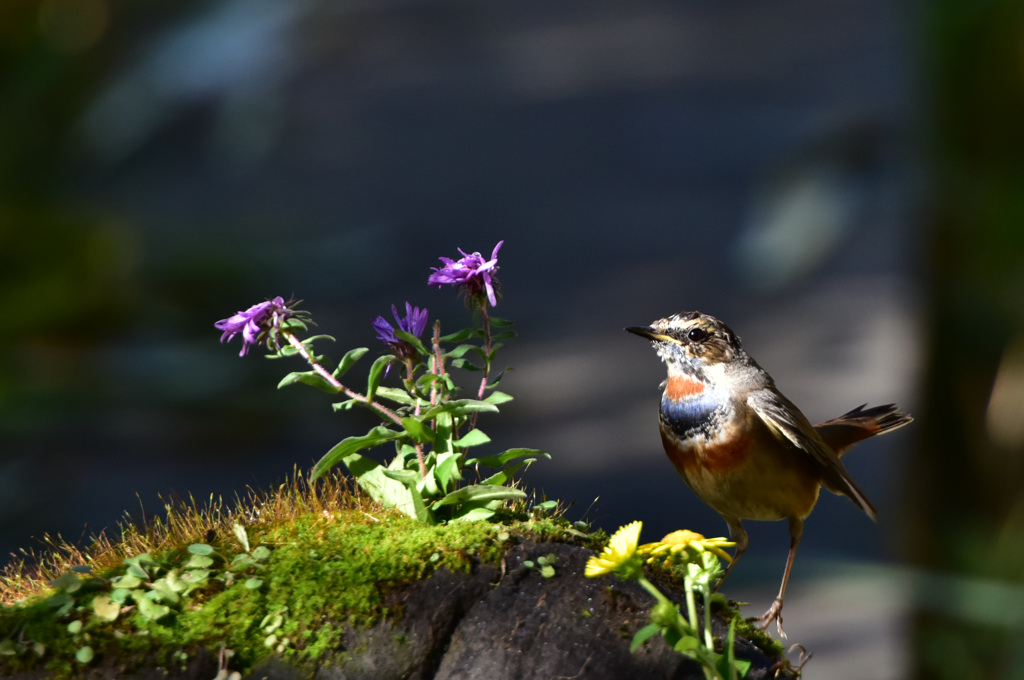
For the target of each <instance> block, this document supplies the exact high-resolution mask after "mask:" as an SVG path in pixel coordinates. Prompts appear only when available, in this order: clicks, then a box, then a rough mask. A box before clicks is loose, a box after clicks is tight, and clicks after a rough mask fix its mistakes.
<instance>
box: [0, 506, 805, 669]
mask: <svg viewBox="0 0 1024 680" xmlns="http://www.w3.org/2000/svg"><path fill="white" fill-rule="evenodd" d="M225 533H230V532H224V531H223V530H221V531H220V534H219V535H212V534H217V532H215V531H213V530H211V529H207V530H206V540H207V541H208V542H210V543H212V544H213V545H214V547H216V548H217V551H218V553H220V554H227V552H228V551H229V550H231V549H233V550H236V551H237V550H239V548H238V546H237V545H235V546H234V548H232V544H233V539H232V538H231V537H230V536H224V534H225ZM249 533H250V536H251V540H252V543H253V546H255V545H263V546H267V547H269V548H270V557H269V559H267V560H266V563H265V564H264V565H263V566H262V567H260V569H259V570H258V573H257V575H258V577H259V579H260V581H261V584H260V585H259V586H258V587H252V584H249V585H248V586H247V585H246V584H245V583H244V582H243V580H242V579H241V578H240V579H237V580H235V581H234V582H231V583H229V584H224V583H222V582H217V583H214V582H211V584H210V586H209V587H206V588H204V589H201V590H197V591H196V592H195V593H193V594H192V596H191V597H189V598H187V599H185V600H183V601H182V602H181V603H180V604H178V605H176V606H174V607H172V608H171V612H170V613H169V614H167V615H166V616H163V617H160V618H159V619H158V620H153V619H147V618H146V617H145V616H143V614H142V612H140V611H139V610H138V608H137V607H134V606H126V607H124V608H123V609H122V611H121V613H120V615H119V616H118V617H117V619H116V620H115V621H104V620H101V619H100V618H99V617H98V616H97V615H96V614H95V610H94V607H93V602H92V600H93V598H95V597H96V596H97V595H99V594H105V593H109V588H110V586H109V585H107V584H109V582H110V580H111V579H114V580H115V581H116V575H117V574H118V573H123V572H124V567H123V566H119V565H117V566H111V567H107V568H101V569H96V570H95V571H94V572H93V575H91V576H90V577H89V578H88V580H87V582H86V586H87V587H86V586H83V587H82V588H81V589H80V590H77V591H76V595H75V597H74V598H73V599H74V601H73V606H71V607H67V606H66V604H65V608H66V611H63V613H62V615H59V616H58V615H55V609H54V606H53V602H52V601H53V595H52V593H42V594H40V595H38V596H36V597H33V598H29V599H28V600H27V601H24V602H22V603H19V604H15V605H13V606H8V607H4V608H3V609H2V610H0V640H6V641H8V642H6V647H0V653H3V654H4V655H2V656H0V675H2V676H4V677H12V678H24V679H26V680H27V679H29V678H33V679H34V678H46V677H54V678H61V677H76V678H78V677H81V678H137V679H148V678H160V679H161V680H163V679H165V678H197V679H200V678H201V679H202V680H211V679H212V678H215V677H221V678H226V677H228V674H227V673H225V672H223V671H224V670H227V671H237V672H239V673H240V674H243V677H249V678H267V679H268V680H269V679H281V680H292V679H297V678H317V679H324V680H327V679H330V680H335V679H336V680H341V679H346V680H349V679H351V680H355V679H367V680H369V679H371V678H372V679H373V680H387V679H389V678H395V679H398V678H421V679H426V678H446V679H455V678H460V679H469V678H486V679H488V680H499V679H501V678H552V677H574V678H581V679H585V678H595V679H596V678H703V674H702V673H701V671H700V669H699V668H698V667H697V666H696V664H695V663H694V662H692V661H690V660H688V659H686V658H685V657H682V656H680V655H678V654H676V653H675V652H673V651H672V650H671V649H670V648H669V646H668V645H667V644H665V642H664V641H663V640H661V639H660V638H658V637H655V638H654V639H651V640H649V641H648V642H646V643H645V644H644V645H643V646H642V647H640V648H639V649H638V650H637V651H636V653H632V654H631V653H630V642H631V640H632V637H633V634H634V633H635V632H636V631H637V630H639V629H640V628H642V627H643V626H645V625H646V624H647V623H648V621H649V619H648V616H649V606H650V605H651V603H652V599H651V597H650V595H649V594H647V593H646V592H645V591H643V590H642V589H641V588H640V587H639V586H637V585H636V584H634V583H628V582H622V581H620V580H618V579H616V578H614V577H603V578H597V579H593V578H584V576H583V571H584V565H585V563H586V561H587V559H588V558H589V557H590V556H591V555H593V554H594V550H595V548H596V547H597V546H598V545H599V543H600V541H601V539H602V538H603V534H598V535H586V534H583V533H581V532H580V531H578V530H577V529H575V528H573V527H572V526H571V525H569V524H568V523H566V522H559V521H557V520H550V519H546V520H541V521H528V522H514V523H511V524H494V523H488V522H465V523H452V524H449V525H446V526H428V525H425V524H422V523H420V522H416V521H414V520H411V519H408V518H405V517H401V516H398V515H395V514H393V513H389V512H386V511H379V512H373V513H367V512H365V510H363V509H341V510H337V511H335V512H330V513H326V512H323V511H321V512H319V513H318V514H307V515H298V516H294V517H290V518H289V519H288V521H286V522H283V523H281V524H279V525H277V526H272V527H263V528H262V529H261V531H259V533H257V532H256V530H255V528H252V529H250V531H249ZM211 535H212V536H211ZM199 536H202V534H199ZM187 544H188V541H186V542H185V543H184V545H183V546H179V547H178V548H168V549H166V550H164V551H162V552H160V553H155V552H154V556H155V557H157V562H160V563H162V564H166V565H170V566H169V567H167V569H171V568H173V565H174V564H180V563H182V562H183V560H184V558H185V557H186V556H187V553H186V551H185V550H184V547H185V546H187ZM541 558H543V559H541ZM227 561H228V560H226V559H225V563H227ZM542 565H543V566H542ZM244 576H245V575H244V574H243V575H242V577H243V578H244ZM651 578H652V580H653V581H654V582H655V583H656V584H657V585H658V587H659V588H661V589H662V590H663V592H664V593H665V594H666V595H668V596H669V597H670V598H672V599H673V600H674V601H676V602H683V601H684V594H683V592H682V590H681V589H680V588H679V587H678V586H677V585H676V584H674V583H672V582H671V578H670V577H669V576H668V575H666V574H657V573H656V574H652V575H651ZM8 585H10V580H9V576H8ZM104 589H106V590H104ZM58 594H60V593H59V591H58ZM65 599H66V598H65ZM712 620H713V632H714V634H715V636H716V638H718V639H720V640H724V639H725V637H726V635H727V631H728V623H727V621H725V620H724V619H722V618H720V617H719V616H717V615H716V616H714V617H712ZM75 621H80V622H81V624H75V623H74V622H75ZM69 624H71V626H72V628H73V629H74V632H71V630H69ZM760 644H762V647H763V648H764V649H767V652H766V651H764V650H763V649H760V648H758V647H755V646H754V645H753V644H751V643H750V642H748V641H747V640H745V639H742V638H740V637H737V640H736V655H737V657H740V658H745V659H750V660H751V661H752V664H753V665H752V668H751V670H750V672H749V673H748V674H747V677H748V678H765V677H774V674H775V672H776V669H778V668H780V667H788V664H787V663H786V661H785V659H784V658H783V657H782V655H781V650H780V649H779V648H778V646H777V645H774V646H773V645H771V644H770V643H769V644H765V642H764V639H762V640H761V642H760ZM38 645H42V647H41V648H40V647H39V646H38ZM83 647H88V648H89V650H90V654H87V655H86V657H89V658H86V659H85V660H84V661H83V657H78V658H76V654H79V653H80V651H81V650H82V649H83ZM218 673H220V675H218ZM236 677H237V676H236Z"/></svg>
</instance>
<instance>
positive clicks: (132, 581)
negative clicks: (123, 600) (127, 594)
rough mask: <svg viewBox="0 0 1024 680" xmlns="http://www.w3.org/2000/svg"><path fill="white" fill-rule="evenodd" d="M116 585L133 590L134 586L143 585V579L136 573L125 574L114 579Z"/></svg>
mask: <svg viewBox="0 0 1024 680" xmlns="http://www.w3.org/2000/svg"><path fill="white" fill-rule="evenodd" d="M114 585H115V586H117V587H118V588H124V589H125V590H131V589H132V588H138V587H139V586H141V585H142V579H141V578H139V577H138V576H136V575H135V574H125V575H124V576H120V577H118V578H116V579H114Z"/></svg>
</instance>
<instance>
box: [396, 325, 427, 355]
mask: <svg viewBox="0 0 1024 680" xmlns="http://www.w3.org/2000/svg"><path fill="white" fill-rule="evenodd" d="M395 337H397V338H398V339H399V340H404V341H405V342H407V343H409V344H410V345H412V347H413V349H415V350H416V352H417V353H419V355H420V356H422V357H428V356H430V351H429V350H428V349H427V348H426V347H424V346H423V343H422V342H420V339H419V338H417V337H416V336H415V335H413V334H412V333H406V332H405V331H403V330H402V329H401V328H396V329H395Z"/></svg>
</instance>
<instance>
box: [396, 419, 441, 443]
mask: <svg viewBox="0 0 1024 680" xmlns="http://www.w3.org/2000/svg"><path fill="white" fill-rule="evenodd" d="M421 417H422V416H421ZM402 427H404V428H405V431H406V432H408V433H409V436H411V437H412V438H413V439H415V440H416V441H418V442H419V443H420V444H430V443H432V442H433V441H434V431H433V430H431V429H430V428H429V427H427V426H426V425H424V424H423V423H422V422H420V420H418V419H417V418H402Z"/></svg>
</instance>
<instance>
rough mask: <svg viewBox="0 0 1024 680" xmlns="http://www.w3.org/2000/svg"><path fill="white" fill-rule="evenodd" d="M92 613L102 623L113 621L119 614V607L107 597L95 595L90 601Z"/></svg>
mask: <svg viewBox="0 0 1024 680" xmlns="http://www.w3.org/2000/svg"><path fill="white" fill-rule="evenodd" d="M92 612H93V614H95V615H96V616H98V617H99V618H101V619H103V620H104V621H113V620H115V619H116V618H117V617H118V615H119V614H120V613H121V605H120V604H118V603H117V602H115V601H114V600H113V599H112V598H110V597H109V596H107V595H97V596H96V597H94V598H93V599H92Z"/></svg>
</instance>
